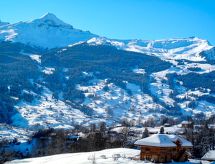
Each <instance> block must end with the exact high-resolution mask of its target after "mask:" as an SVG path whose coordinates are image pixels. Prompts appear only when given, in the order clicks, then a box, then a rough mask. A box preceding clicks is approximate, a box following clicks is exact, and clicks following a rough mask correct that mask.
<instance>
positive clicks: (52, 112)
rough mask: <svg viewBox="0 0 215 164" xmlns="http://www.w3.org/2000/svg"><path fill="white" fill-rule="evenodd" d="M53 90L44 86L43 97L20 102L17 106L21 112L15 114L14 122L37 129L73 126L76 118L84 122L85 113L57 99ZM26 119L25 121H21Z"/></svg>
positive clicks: (16, 124)
mask: <svg viewBox="0 0 215 164" xmlns="http://www.w3.org/2000/svg"><path fill="white" fill-rule="evenodd" d="M52 94H53V93H52V92H51V91H50V90H49V89H47V88H45V87H44V88H43V93H42V96H41V98H39V99H35V100H34V101H33V102H32V103H27V102H20V103H19V104H17V105H16V106H15V108H16V109H17V111H18V112H19V114H16V115H14V116H13V124H14V125H15V126H18V127H22V128H30V129H35V128H36V129H37V128H41V127H43V128H44V127H46V128H47V127H54V128H72V127H73V124H74V122H73V121H74V118H76V119H75V122H76V123H79V122H82V120H83V119H84V118H85V115H84V114H83V113H82V112H81V111H80V110H77V109H74V108H71V107H70V106H68V105H67V104H65V103H64V102H63V101H61V100H56V99H54V98H53V96H52ZM21 119H24V120H25V121H20V120H21Z"/></svg>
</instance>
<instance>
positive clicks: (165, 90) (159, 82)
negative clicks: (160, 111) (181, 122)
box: [150, 67, 175, 106]
mask: <svg viewBox="0 0 215 164" xmlns="http://www.w3.org/2000/svg"><path fill="white" fill-rule="evenodd" d="M174 72H175V69H174V68H173V67H171V68H170V69H167V70H164V71H160V72H156V73H153V74H152V75H151V81H152V82H151V83H150V90H151V93H152V94H153V95H154V96H155V97H157V98H159V100H160V101H162V102H164V103H165V104H167V105H169V106H174V103H175V101H174V100H173V99H172V98H171V97H170V95H171V94H172V93H173V90H172V89H170V86H169V84H168V79H167V74H170V73H174Z"/></svg>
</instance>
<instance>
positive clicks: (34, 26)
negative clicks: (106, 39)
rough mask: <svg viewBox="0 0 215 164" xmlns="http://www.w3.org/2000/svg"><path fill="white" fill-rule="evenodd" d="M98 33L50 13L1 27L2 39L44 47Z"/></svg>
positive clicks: (71, 41) (63, 43)
mask: <svg viewBox="0 0 215 164" xmlns="http://www.w3.org/2000/svg"><path fill="white" fill-rule="evenodd" d="M95 36H96V35H94V34H92V33H90V32H88V31H82V30H79V29H75V28H73V26H71V25H69V24H66V23H64V22H63V21H61V20H60V19H58V18H57V17H56V16H55V15H54V14H51V13H48V14H46V15H44V16H42V17H41V18H39V19H35V20H33V21H27V22H18V23H15V24H8V25H6V26H1V27H0V40H4V41H13V42H21V43H24V44H30V45H32V46H38V47H42V48H55V47H63V46H66V45H68V44H72V43H76V42H80V41H86V40H88V39H90V38H92V37H95Z"/></svg>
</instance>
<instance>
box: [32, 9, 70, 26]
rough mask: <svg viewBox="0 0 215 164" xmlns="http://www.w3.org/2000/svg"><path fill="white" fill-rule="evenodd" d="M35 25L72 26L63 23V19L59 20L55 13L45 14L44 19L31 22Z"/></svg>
mask: <svg viewBox="0 0 215 164" xmlns="http://www.w3.org/2000/svg"><path fill="white" fill-rule="evenodd" d="M31 22H33V23H39V24H40V23H45V24H48V25H53V26H70V27H72V26H71V25H69V24H67V23H65V22H63V21H62V20H61V19H59V18H58V17H57V16H56V15H55V14H53V13H49V12H48V13H46V14H44V15H43V16H42V17H40V18H39V19H35V20H33V21H31Z"/></svg>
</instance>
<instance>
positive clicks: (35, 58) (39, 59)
mask: <svg viewBox="0 0 215 164" xmlns="http://www.w3.org/2000/svg"><path fill="white" fill-rule="evenodd" d="M30 58H31V59H32V60H34V61H36V62H38V63H39V64H41V55H37V54H32V55H30Z"/></svg>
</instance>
